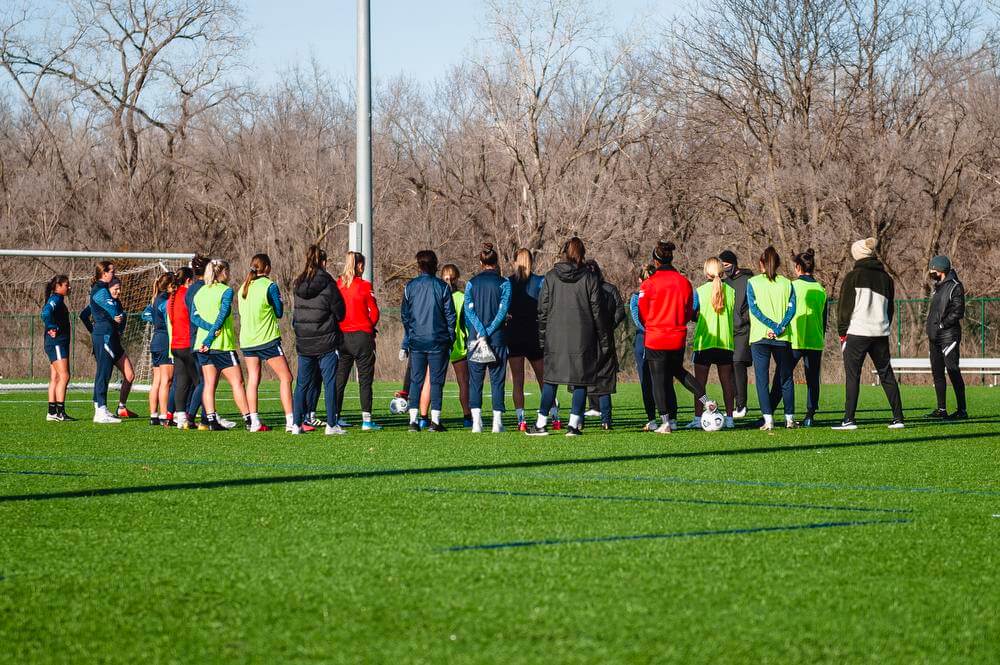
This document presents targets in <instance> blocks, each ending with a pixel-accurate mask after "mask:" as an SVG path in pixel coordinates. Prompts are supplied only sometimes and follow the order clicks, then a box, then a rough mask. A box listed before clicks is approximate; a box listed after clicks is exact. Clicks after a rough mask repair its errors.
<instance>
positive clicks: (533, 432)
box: [524, 425, 549, 436]
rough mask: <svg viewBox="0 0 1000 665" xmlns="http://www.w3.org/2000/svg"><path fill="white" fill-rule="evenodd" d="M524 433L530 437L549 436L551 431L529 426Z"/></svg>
mask: <svg viewBox="0 0 1000 665" xmlns="http://www.w3.org/2000/svg"><path fill="white" fill-rule="evenodd" d="M524 433H525V434H527V435H528V436H548V435H549V430H547V429H546V428H544V427H538V426H537V425H528V426H527V427H525V429H524Z"/></svg>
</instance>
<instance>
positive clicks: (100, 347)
mask: <svg viewBox="0 0 1000 665" xmlns="http://www.w3.org/2000/svg"><path fill="white" fill-rule="evenodd" d="M118 347H119V345H118V344H117V343H116V340H115V339H114V338H113V337H112V336H111V335H97V336H95V337H94V360H95V361H96V362H97V371H96V372H95V373H94V404H95V405H97V407H98V408H101V407H106V406H107V405H108V384H109V383H111V372H113V371H114V369H115V360H117V358H116V356H115V353H116V349H117V348H118Z"/></svg>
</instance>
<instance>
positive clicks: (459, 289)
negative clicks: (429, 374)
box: [420, 263, 472, 427]
mask: <svg viewBox="0 0 1000 665" xmlns="http://www.w3.org/2000/svg"><path fill="white" fill-rule="evenodd" d="M460 278H461V275H460V274H459V271H458V266H456V265H455V264H454V263H446V264H444V265H443V266H441V279H443V280H444V282H445V284H447V285H448V288H450V289H451V302H452V305H453V306H454V307H455V343H454V344H453V345H452V347H451V357H450V360H451V368H452V369H453V370H454V371H455V383H457V384H458V403H459V404H460V405H461V407H462V425H463V426H464V427H472V411H471V409H470V408H469V362H468V360H467V359H466V355H467V348H466V341H467V337H468V331H467V330H466V322H465V288H464V286H463V285H462V282H461V281H460ZM428 371H429V368H428ZM425 397H426V401H425ZM430 403H431V388H430V380H429V379H428V380H427V381H426V382H425V383H424V392H423V394H421V395H420V412H421V414H422V415H426V414H427V409H428V408H429V407H430Z"/></svg>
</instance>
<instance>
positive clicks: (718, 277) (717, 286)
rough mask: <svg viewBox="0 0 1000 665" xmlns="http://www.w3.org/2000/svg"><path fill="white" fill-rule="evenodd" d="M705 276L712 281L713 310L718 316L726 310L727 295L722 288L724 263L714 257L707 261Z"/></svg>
mask: <svg viewBox="0 0 1000 665" xmlns="http://www.w3.org/2000/svg"><path fill="white" fill-rule="evenodd" d="M705 276H706V277H708V278H709V279H710V280H712V309H714V310H715V313H716V314H722V312H724V311H725V310H726V294H725V293H724V291H723V288H722V261H720V260H719V259H717V258H716V257H714V256H713V257H712V258H710V259H708V260H707V261H705Z"/></svg>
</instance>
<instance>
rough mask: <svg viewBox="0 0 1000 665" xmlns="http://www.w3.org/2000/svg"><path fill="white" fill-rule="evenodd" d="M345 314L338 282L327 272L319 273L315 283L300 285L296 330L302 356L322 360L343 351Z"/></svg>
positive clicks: (293, 325)
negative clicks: (330, 354)
mask: <svg viewBox="0 0 1000 665" xmlns="http://www.w3.org/2000/svg"><path fill="white" fill-rule="evenodd" d="M345 312H346V307H345V306H344V298H343V297H342V296H341V295H340V289H338V288H337V282H335V281H334V279H333V277H330V274H329V273H328V272H326V271H325V270H317V271H316V274H315V275H314V276H313V278H312V279H311V280H309V281H308V282H299V283H298V284H296V285H295V313H294V315H293V316H292V329H293V330H295V348H296V350H297V351H298V352H299V355H303V356H311V357H315V356H322V355H326V354H327V353H330V352H332V351H336V350H337V349H339V348H340V343H341V341H343V334H342V333H341V332H340V322H341V321H343V320H344V314H345Z"/></svg>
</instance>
